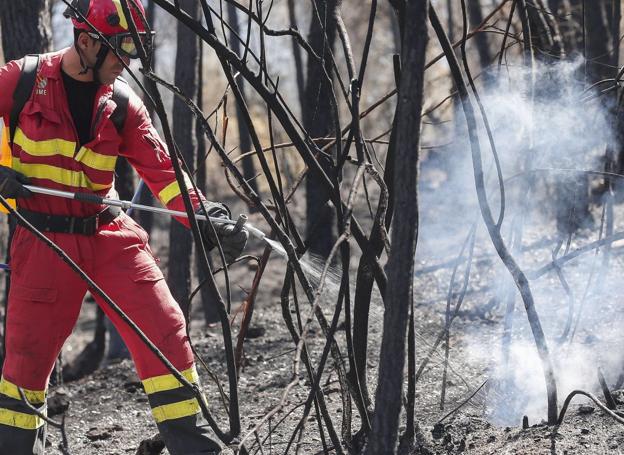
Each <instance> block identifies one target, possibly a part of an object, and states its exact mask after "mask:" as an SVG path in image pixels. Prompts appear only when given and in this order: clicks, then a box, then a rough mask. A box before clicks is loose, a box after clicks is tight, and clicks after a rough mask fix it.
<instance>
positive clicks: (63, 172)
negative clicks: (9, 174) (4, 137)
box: [13, 158, 112, 191]
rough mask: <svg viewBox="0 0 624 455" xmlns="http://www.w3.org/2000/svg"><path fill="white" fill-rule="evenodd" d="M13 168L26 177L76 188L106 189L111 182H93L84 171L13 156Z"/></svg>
mask: <svg viewBox="0 0 624 455" xmlns="http://www.w3.org/2000/svg"><path fill="white" fill-rule="evenodd" d="M13 169H15V170H16V171H18V172H21V173H22V174H24V175H26V176H28V177H34V178H37V179H47V180H52V181H53V182H56V183H60V184H61V185H66V186H73V187H77V188H87V189H90V190H93V191H100V190H106V189H108V188H110V187H111V186H112V183H111V184H106V185H105V184H101V183H93V182H92V181H91V179H89V177H87V176H86V175H85V173H84V172H80V171H71V170H69V169H63V168H61V167H57V166H51V165H49V164H32V163H22V162H21V161H20V160H19V159H17V158H13Z"/></svg>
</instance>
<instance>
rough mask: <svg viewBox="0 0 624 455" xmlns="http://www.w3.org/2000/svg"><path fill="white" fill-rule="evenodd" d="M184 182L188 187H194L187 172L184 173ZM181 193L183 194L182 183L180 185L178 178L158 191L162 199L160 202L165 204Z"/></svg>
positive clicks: (159, 197)
mask: <svg viewBox="0 0 624 455" xmlns="http://www.w3.org/2000/svg"><path fill="white" fill-rule="evenodd" d="M184 183H185V184H186V188H187V189H191V188H193V184H192V183H191V179H189V178H188V175H186V173H184ZM180 194H182V191H181V190H180V185H178V181H177V180H174V181H173V182H171V183H170V184H169V185H167V186H166V187H164V188H163V189H162V190H161V191H160V193H158V199H160V202H162V203H163V205H165V206H166V205H167V204H168V203H169V202H171V200H172V199H173V198H175V197H176V196H179V195H180Z"/></svg>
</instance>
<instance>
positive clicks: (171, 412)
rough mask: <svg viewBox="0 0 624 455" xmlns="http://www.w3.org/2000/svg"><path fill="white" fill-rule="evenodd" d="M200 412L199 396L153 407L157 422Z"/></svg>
mask: <svg viewBox="0 0 624 455" xmlns="http://www.w3.org/2000/svg"><path fill="white" fill-rule="evenodd" d="M197 413H199V403H198V402H197V398H193V399H190V400H185V401H179V402H177V403H171V404H166V405H163V406H158V407H156V408H154V409H152V415H153V416H154V420H155V421H156V423H162V422H164V421H166V420H173V419H181V418H182V417H188V416H192V415H195V414H197Z"/></svg>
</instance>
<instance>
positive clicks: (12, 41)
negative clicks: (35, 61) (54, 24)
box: [0, 0, 52, 62]
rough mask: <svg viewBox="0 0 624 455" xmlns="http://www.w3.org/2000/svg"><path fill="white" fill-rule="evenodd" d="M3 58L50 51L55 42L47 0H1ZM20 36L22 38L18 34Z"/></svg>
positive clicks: (12, 58) (0, 16)
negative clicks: (17, 0) (53, 41)
mask: <svg viewBox="0 0 624 455" xmlns="http://www.w3.org/2000/svg"><path fill="white" fill-rule="evenodd" d="M0 11H2V13H1V14H0V28H1V29H2V50H3V52H4V59H5V60H6V61H7V62H8V61H9V60H15V59H18V58H22V57H23V56H24V55H26V54H38V53H40V52H48V51H49V50H50V48H51V45H52V33H51V31H50V2H49V1H48V0H21V1H19V2H16V1H14V0H0ZM18 37H19V38H18Z"/></svg>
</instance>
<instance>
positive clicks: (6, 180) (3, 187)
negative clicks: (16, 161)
mask: <svg viewBox="0 0 624 455" xmlns="http://www.w3.org/2000/svg"><path fill="white" fill-rule="evenodd" d="M27 183H30V182H29V180H28V177H26V176H25V175H24V174H20V173H19V172H17V171H16V170H14V169H11V168H10V167H6V166H0V194H1V195H2V196H3V197H5V198H8V199H13V198H18V197H30V196H32V193H31V192H30V191H29V190H28V189H26V188H24V187H23V186H22V185H24V184H27Z"/></svg>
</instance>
